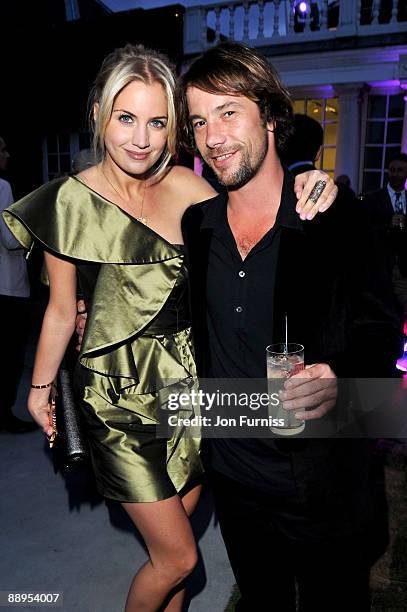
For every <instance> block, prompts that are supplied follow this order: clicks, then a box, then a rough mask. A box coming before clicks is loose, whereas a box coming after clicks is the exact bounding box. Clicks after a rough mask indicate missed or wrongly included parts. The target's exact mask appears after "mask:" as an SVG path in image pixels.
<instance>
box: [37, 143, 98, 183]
mask: <svg viewBox="0 0 407 612" xmlns="http://www.w3.org/2000/svg"><path fill="white" fill-rule="evenodd" d="M89 143H90V138H89V134H87V133H86V132H80V133H78V132H74V133H68V132H62V133H60V134H50V135H48V136H47V137H46V138H45V139H44V144H43V160H44V162H43V174H44V182H47V181H50V180H52V179H54V178H58V177H61V176H68V174H70V172H71V167H72V158H73V156H74V155H75V154H76V153H78V152H79V151H80V150H82V149H86V148H88V147H89V146H90V144H89Z"/></svg>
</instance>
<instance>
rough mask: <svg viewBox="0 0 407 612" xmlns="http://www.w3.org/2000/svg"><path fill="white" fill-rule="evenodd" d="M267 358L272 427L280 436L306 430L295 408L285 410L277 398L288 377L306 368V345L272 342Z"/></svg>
mask: <svg viewBox="0 0 407 612" xmlns="http://www.w3.org/2000/svg"><path fill="white" fill-rule="evenodd" d="M266 359H267V382H268V394H269V397H270V403H269V417H271V418H272V423H273V424H272V426H271V428H270V429H271V431H272V432H273V433H276V434H279V435H280V436H293V435H295V434H298V433H300V432H301V431H303V430H304V427H305V422H304V421H300V420H298V419H296V418H295V412H296V411H295V410H285V409H284V408H283V404H282V402H281V401H280V400H278V401H277V398H278V393H279V391H281V390H282V389H283V388H284V382H285V381H286V379H287V378H290V376H293V375H294V374H297V373H298V372H300V371H301V370H303V369H304V347H303V346H302V344H296V343H294V342H289V343H288V344H285V343H284V342H282V343H280V344H270V345H269V346H267V347H266Z"/></svg>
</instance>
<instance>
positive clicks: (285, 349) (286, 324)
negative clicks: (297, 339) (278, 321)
mask: <svg viewBox="0 0 407 612" xmlns="http://www.w3.org/2000/svg"><path fill="white" fill-rule="evenodd" d="M284 353H285V354H286V355H287V353H288V317H287V313H285V347H284Z"/></svg>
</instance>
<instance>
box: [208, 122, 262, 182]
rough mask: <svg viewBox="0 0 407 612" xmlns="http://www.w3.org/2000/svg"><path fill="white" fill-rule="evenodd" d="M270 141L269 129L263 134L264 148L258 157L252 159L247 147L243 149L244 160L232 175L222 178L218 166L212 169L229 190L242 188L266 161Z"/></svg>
mask: <svg viewBox="0 0 407 612" xmlns="http://www.w3.org/2000/svg"><path fill="white" fill-rule="evenodd" d="M268 148H269V143H268V137H267V130H265V131H264V134H263V143H262V148H261V149H260V151H259V153H258V155H257V158H256V159H254V160H253V159H250V155H249V153H248V151H247V149H243V151H242V161H241V163H240V166H239V167H238V169H237V170H236V171H235V172H233V174H231V175H230V176H226V177H225V178H224V179H222V175H221V172H219V171H218V170H217V169H216V168H214V167H212V170H213V171H214V173H215V174H216V177H217V179H218V181H219V183H220V184H221V185H223V187H226V188H227V189H228V191H233V190H236V189H240V188H241V187H243V186H244V185H246V184H247V183H248V182H249V181H250V180H251V179H252V178H253V177H254V176H256V174H257V173H258V171H259V170H260V167H261V165H262V163H263V162H264V160H265V158H266V155H267V153H268Z"/></svg>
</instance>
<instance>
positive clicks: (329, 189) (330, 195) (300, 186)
mask: <svg viewBox="0 0 407 612" xmlns="http://www.w3.org/2000/svg"><path fill="white" fill-rule="evenodd" d="M318 181H325V182H326V186H325V188H324V189H323V191H322V193H321V195H320V196H319V197H318V198H317V199H316V200H315V201H312V200H310V199H309V196H310V195H311V192H312V190H313V188H314V187H315V185H316V183H317V182H318ZM294 191H295V195H296V196H297V198H298V202H297V206H296V208H295V210H296V211H297V213H299V215H300V217H301V219H302V220H303V221H304V220H305V219H308V220H311V219H313V218H314V217H315V215H316V214H317V213H318V212H325V211H326V210H328V208H329V207H330V206H331V204H332V202H333V201H334V200H335V198H336V196H337V195H338V188H337V186H336V185H335V183H334V181H333V180H332V179H331V177H330V176H329V175H328V174H326V173H325V172H321V171H320V170H310V171H309V172H302V173H301V174H298V176H296V177H295V185H294Z"/></svg>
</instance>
